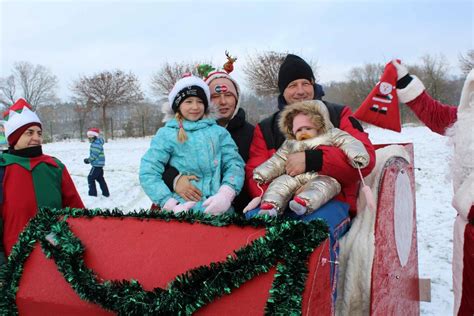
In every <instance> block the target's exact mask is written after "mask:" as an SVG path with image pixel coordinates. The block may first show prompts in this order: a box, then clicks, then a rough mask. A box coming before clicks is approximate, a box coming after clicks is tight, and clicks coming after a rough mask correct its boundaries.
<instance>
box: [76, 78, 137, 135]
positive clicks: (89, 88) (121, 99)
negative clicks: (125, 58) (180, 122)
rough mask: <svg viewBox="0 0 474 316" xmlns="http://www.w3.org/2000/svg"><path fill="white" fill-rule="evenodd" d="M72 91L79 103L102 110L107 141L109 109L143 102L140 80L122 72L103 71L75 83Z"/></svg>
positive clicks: (103, 127)
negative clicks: (107, 113)
mask: <svg viewBox="0 0 474 316" xmlns="http://www.w3.org/2000/svg"><path fill="white" fill-rule="evenodd" d="M71 89H72V91H73V93H74V94H75V98H76V99H77V100H78V101H79V102H81V101H82V102H87V103H88V104H90V106H92V107H97V108H100V109H101V110H102V129H103V131H104V136H105V140H107V135H108V133H107V118H106V111H107V108H109V107H112V106H115V105H119V104H125V103H135V102H140V101H141V100H143V92H142V91H141V88H140V83H139V81H138V78H137V77H136V76H135V75H134V74H132V73H128V74H126V73H124V72H123V71H121V70H114V71H103V72H101V73H98V74H95V75H92V76H90V77H85V76H84V77H81V78H79V80H77V81H76V82H74V84H73V86H72V88H71Z"/></svg>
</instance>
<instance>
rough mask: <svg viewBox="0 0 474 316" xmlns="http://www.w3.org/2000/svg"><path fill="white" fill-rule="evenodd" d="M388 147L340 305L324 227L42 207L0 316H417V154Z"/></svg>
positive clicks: (10, 274)
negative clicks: (374, 206) (373, 209)
mask: <svg viewBox="0 0 474 316" xmlns="http://www.w3.org/2000/svg"><path fill="white" fill-rule="evenodd" d="M379 147H380V148H379V149H378V150H377V151H376V152H377V166H376V168H375V169H374V171H373V173H372V174H371V175H369V177H367V178H366V182H367V184H369V185H370V186H371V188H372V190H373V192H374V193H375V194H376V196H377V200H378V203H377V211H376V212H375V213H374V212H371V211H370V210H368V209H367V208H366V206H365V201H363V198H360V199H359V201H358V209H359V215H358V216H357V217H356V218H355V219H354V221H353V224H352V228H351V229H350V231H349V232H348V233H347V234H346V236H344V237H343V238H342V239H341V240H340V242H341V251H340V258H339V262H336V263H335V264H338V265H339V278H338V299H337V302H333V301H332V297H331V288H330V287H331V286H330V284H331V282H330V265H331V264H334V262H332V263H331V262H330V259H329V258H330V256H329V241H328V233H327V226H326V225H325V224H324V223H323V222H320V221H314V222H309V223H304V222H298V221H291V220H282V219H268V218H253V219H250V220H243V219H241V218H239V217H237V216H228V215H225V216H220V217H208V216H205V215H202V214H180V215H174V214H170V213H164V212H163V213H157V212H141V213H131V214H122V213H121V212H118V211H101V210H42V212H40V213H39V214H38V215H37V216H36V217H35V218H34V219H33V220H32V221H31V222H30V224H29V225H28V227H27V228H26V229H25V231H24V232H23V233H22V235H21V236H20V240H19V242H18V243H17V245H16V246H15V247H14V250H13V252H12V254H11V256H10V258H9V262H8V264H7V265H6V266H5V267H4V268H3V269H2V271H1V274H0V279H1V282H2V285H1V287H0V298H1V300H0V312H1V313H0V314H2V315H3V314H6V315H9V314H17V313H19V314H20V315H42V314H50V315H62V314H67V315H113V314H120V315H154V314H203V315H204V314H205V315H221V314H224V313H225V314H227V315H261V314H264V313H266V314H283V315H289V314H304V315H332V314H334V313H335V312H336V311H337V314H341V315H348V314H358V313H362V314H371V315H381V314H401V313H404V314H407V315H417V314H419V298H420V296H419V283H418V253H417V240H416V214H415V193H414V192H415V186H414V171H413V148H412V145H411V144H403V145H392V146H379ZM356 289H357V290H356Z"/></svg>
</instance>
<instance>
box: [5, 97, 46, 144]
mask: <svg viewBox="0 0 474 316" xmlns="http://www.w3.org/2000/svg"><path fill="white" fill-rule="evenodd" d="M3 119H4V121H5V123H4V124H3V126H4V127H5V137H6V138H7V139H8V143H9V144H10V145H12V143H16V141H18V138H19V137H20V136H21V134H23V132H24V131H25V130H26V128H28V127H30V126H32V125H36V126H39V127H41V121H40V119H39V117H38V115H36V113H35V112H33V111H32V110H31V106H30V105H29V104H28V102H26V100H25V99H23V98H20V99H18V100H17V101H16V102H15V104H13V105H12V106H11V107H10V108H9V109H8V110H6V111H5V112H4V113H3ZM26 125H27V126H26ZM20 129H22V130H23V132H22V133H15V131H17V130H20ZM14 133H15V135H12V134H14ZM17 134H18V135H17ZM10 136H11V137H10ZM10 138H12V139H10ZM13 138H16V140H15V141H13Z"/></svg>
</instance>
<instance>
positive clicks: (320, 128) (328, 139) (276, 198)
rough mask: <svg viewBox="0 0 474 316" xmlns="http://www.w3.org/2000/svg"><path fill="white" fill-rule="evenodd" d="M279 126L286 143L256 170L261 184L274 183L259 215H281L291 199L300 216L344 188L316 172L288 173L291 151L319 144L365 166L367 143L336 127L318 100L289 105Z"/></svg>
mask: <svg viewBox="0 0 474 316" xmlns="http://www.w3.org/2000/svg"><path fill="white" fill-rule="evenodd" d="M279 128H280V130H281V131H282V133H283V134H284V135H285V136H286V140H285V142H284V143H283V144H282V145H281V147H280V148H279V149H278V151H277V152H276V153H275V154H273V156H272V157H271V158H270V159H268V160H267V161H266V162H264V163H263V164H261V165H260V166H258V167H257V168H255V169H254V171H253V178H254V180H255V181H257V182H258V183H265V182H270V181H272V180H273V179H274V180H273V181H272V182H271V184H270V186H269V187H268V189H267V191H266V192H265V193H264V194H263V197H262V202H261V205H260V208H261V210H260V212H259V214H268V215H271V216H276V215H281V214H282V213H283V212H284V210H285V208H286V206H287V205H288V201H289V200H290V199H291V197H292V196H293V195H294V194H295V193H296V192H297V191H298V190H299V189H300V188H301V187H303V189H302V191H301V190H299V191H301V192H299V193H298V194H297V195H296V196H295V197H294V199H293V200H292V201H291V202H290V203H289V206H290V209H291V210H292V211H293V212H295V213H296V214H298V215H303V214H309V213H312V212H314V211H315V210H316V209H318V208H319V207H321V206H322V205H323V204H325V203H326V202H328V201H329V200H330V199H332V198H333V197H334V196H336V195H337V194H339V192H340V191H341V185H340V184H339V182H338V181H337V180H336V179H334V178H332V177H329V176H326V175H319V174H318V173H316V172H305V173H302V174H299V175H297V176H294V177H293V176H290V175H288V174H285V165H286V160H287V157H288V155H289V154H293V153H296V152H302V151H305V150H307V149H313V148H316V147H318V146H319V145H329V146H335V147H338V148H340V149H341V150H342V151H343V152H344V153H345V155H346V156H347V159H348V160H349V161H350V163H351V165H352V166H353V167H354V168H364V167H365V166H367V165H368V163H369V155H368V153H367V150H366V149H365V147H364V145H363V144H362V143H361V142H360V141H359V140H357V139H356V138H354V137H353V136H351V135H349V134H348V133H346V132H344V131H342V130H340V129H338V128H335V127H333V125H332V123H331V121H330V119H329V113H328V111H327V108H326V106H324V104H323V103H322V102H321V101H319V100H311V101H303V102H299V103H295V104H292V105H288V106H287V107H286V108H285V109H284V110H283V112H282V114H281V117H280V120H279Z"/></svg>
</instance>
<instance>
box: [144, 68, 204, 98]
mask: <svg viewBox="0 0 474 316" xmlns="http://www.w3.org/2000/svg"><path fill="white" fill-rule="evenodd" d="M201 64H210V63H200V62H181V63H174V64H170V63H168V62H167V63H165V64H164V65H163V66H162V67H161V68H160V69H159V70H158V71H157V72H155V74H153V75H152V77H151V85H150V86H151V91H152V93H153V95H155V96H156V97H163V96H165V95H168V93H169V92H170V91H171V89H173V86H174V84H175V83H176V81H178V80H179V79H181V77H182V76H183V75H184V74H185V73H192V74H194V75H197V76H199V74H198V70H197V65H201Z"/></svg>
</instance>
